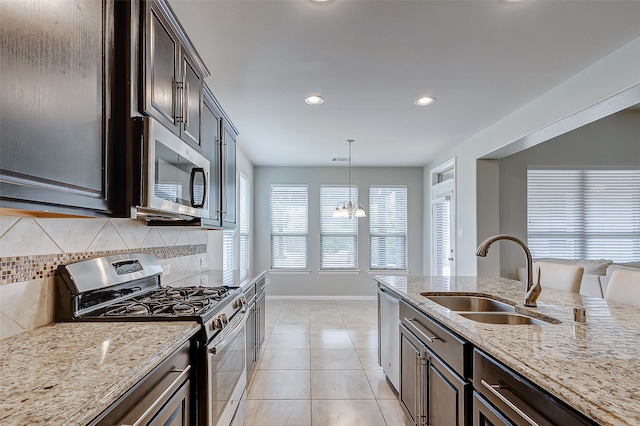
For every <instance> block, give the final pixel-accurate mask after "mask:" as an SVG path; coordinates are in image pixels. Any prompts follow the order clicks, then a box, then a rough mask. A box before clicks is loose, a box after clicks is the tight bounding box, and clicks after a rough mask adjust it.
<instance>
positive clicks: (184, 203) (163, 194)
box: [136, 117, 209, 220]
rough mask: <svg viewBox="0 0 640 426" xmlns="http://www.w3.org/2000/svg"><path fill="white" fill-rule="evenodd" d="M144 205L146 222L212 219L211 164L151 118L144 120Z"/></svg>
mask: <svg viewBox="0 0 640 426" xmlns="http://www.w3.org/2000/svg"><path fill="white" fill-rule="evenodd" d="M143 132H144V136H143V144H144V150H143V152H144V160H143V164H144V165H145V166H144V170H143V171H142V172H143V173H142V194H141V198H142V205H140V206H137V209H136V216H137V217H138V218H143V219H147V220H190V219H194V218H208V217H209V197H208V185H209V160H207V159H206V158H205V157H204V156H203V155H202V154H200V153H199V152H198V151H197V150H195V149H194V148H193V147H192V146H190V145H189V144H188V143H187V142H185V141H183V140H182V139H180V138H179V137H178V136H176V135H175V134H174V133H173V132H171V131H170V130H169V129H167V128H166V127H164V126H163V125H162V124H160V123H159V122H158V121H156V120H155V119H153V118H151V117H145V118H144V130H143Z"/></svg>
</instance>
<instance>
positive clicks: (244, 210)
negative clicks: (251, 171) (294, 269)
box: [238, 173, 251, 281]
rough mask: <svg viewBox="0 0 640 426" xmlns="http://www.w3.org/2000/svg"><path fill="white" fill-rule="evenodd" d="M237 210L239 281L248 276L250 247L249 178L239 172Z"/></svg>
mask: <svg viewBox="0 0 640 426" xmlns="http://www.w3.org/2000/svg"><path fill="white" fill-rule="evenodd" d="M239 176H240V179H239V184H240V185H239V186H240V188H239V192H240V197H239V210H238V231H239V239H240V241H239V243H240V247H239V248H240V250H239V256H240V259H239V264H238V266H239V268H238V269H239V270H240V281H244V280H246V279H248V278H249V263H250V247H249V235H250V232H251V231H250V225H251V224H250V223H249V219H250V217H251V215H250V213H251V210H250V209H251V205H250V199H251V187H250V186H249V179H247V177H246V176H245V175H243V174H242V173H240V174H239Z"/></svg>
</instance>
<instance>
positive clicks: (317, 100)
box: [304, 95, 324, 105]
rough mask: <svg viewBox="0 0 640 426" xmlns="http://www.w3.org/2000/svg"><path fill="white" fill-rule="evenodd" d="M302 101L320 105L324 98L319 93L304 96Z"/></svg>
mask: <svg viewBox="0 0 640 426" xmlns="http://www.w3.org/2000/svg"><path fill="white" fill-rule="evenodd" d="M304 101H305V102H306V103H308V104H309V105H320V104H321V103H323V102H324V98H323V97H322V96H319V95H311V96H307V97H306V98H304Z"/></svg>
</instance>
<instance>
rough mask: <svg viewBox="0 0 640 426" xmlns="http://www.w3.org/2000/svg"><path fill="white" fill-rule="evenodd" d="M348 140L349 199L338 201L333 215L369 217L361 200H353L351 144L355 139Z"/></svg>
mask: <svg viewBox="0 0 640 426" xmlns="http://www.w3.org/2000/svg"><path fill="white" fill-rule="evenodd" d="M347 142H348V143H349V158H348V159H347V160H348V161H349V199H348V200H347V201H341V202H339V203H338V205H337V206H336V209H335V210H334V211H333V216H332V217H344V218H349V219H350V218H352V217H367V214H366V213H365V212H364V209H363V208H362V205H361V204H360V201H356V203H355V204H354V203H353V202H352V201H351V199H352V198H351V144H352V143H353V139H347ZM334 160H335V158H334Z"/></svg>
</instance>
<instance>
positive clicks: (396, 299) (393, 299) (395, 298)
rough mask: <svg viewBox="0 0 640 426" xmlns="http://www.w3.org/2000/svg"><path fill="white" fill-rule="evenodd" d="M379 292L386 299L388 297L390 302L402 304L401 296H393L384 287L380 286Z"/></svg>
mask: <svg viewBox="0 0 640 426" xmlns="http://www.w3.org/2000/svg"><path fill="white" fill-rule="evenodd" d="M378 294H379V295H380V296H381V297H383V298H384V299H386V300H387V301H388V302H391V303H395V304H400V297H398V296H393V295H392V294H391V293H389V292H387V291H385V290H384V289H382V288H378Z"/></svg>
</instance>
